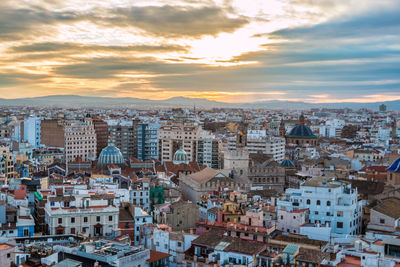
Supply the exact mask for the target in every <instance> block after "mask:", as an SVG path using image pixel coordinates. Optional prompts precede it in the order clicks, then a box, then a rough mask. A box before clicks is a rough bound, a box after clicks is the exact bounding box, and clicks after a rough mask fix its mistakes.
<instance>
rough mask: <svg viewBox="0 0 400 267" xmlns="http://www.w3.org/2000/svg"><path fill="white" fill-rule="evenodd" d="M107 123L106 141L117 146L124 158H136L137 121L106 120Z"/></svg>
mask: <svg viewBox="0 0 400 267" xmlns="http://www.w3.org/2000/svg"><path fill="white" fill-rule="evenodd" d="M107 124H108V138H109V140H108V142H109V143H110V144H113V145H114V146H116V147H117V148H119V150H120V151H121V153H122V155H123V156H124V158H125V159H127V160H128V159H129V158H130V157H136V158H137V156H138V155H137V153H138V124H139V121H137V120H133V121H107Z"/></svg>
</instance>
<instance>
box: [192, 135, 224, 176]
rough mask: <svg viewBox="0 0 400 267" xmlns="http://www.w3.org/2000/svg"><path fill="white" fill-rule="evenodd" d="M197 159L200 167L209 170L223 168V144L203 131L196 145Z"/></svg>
mask: <svg viewBox="0 0 400 267" xmlns="http://www.w3.org/2000/svg"><path fill="white" fill-rule="evenodd" d="M196 149H197V151H196V154H197V155H196V158H197V162H198V163H199V164H200V165H206V166H207V167H209V168H213V169H220V168H221V157H220V153H221V142H220V140H218V139H216V138H215V136H214V135H212V134H210V133H209V132H207V131H202V132H201V134H200V137H199V139H198V140H197V145H196Z"/></svg>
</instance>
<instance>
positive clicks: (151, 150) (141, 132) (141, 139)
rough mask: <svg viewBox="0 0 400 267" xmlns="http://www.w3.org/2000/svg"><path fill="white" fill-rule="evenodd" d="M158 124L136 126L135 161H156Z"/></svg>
mask: <svg viewBox="0 0 400 267" xmlns="http://www.w3.org/2000/svg"><path fill="white" fill-rule="evenodd" d="M160 126H161V125H160V124H159V123H139V124H138V136H137V137H138V138H137V140H138V144H137V148H138V151H137V159H138V160H139V161H150V160H152V159H158V129H159V128H160Z"/></svg>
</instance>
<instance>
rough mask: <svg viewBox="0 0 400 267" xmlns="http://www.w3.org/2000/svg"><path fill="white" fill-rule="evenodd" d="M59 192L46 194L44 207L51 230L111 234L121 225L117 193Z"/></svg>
mask: <svg viewBox="0 0 400 267" xmlns="http://www.w3.org/2000/svg"><path fill="white" fill-rule="evenodd" d="M57 193H58V194H57V195H56V196H49V197H48V198H47V203H46V204H45V208H44V210H45V222H46V224H47V226H48V233H49V234H51V235H60V234H78V233H86V234H87V235H88V236H112V235H113V234H114V231H115V230H116V229H117V228H118V222H119V218H118V215H119V208H118V207H117V206H116V205H115V204H114V195H112V194H103V195H89V194H75V195H73V196H72V195H71V196H68V195H67V196H65V195H63V193H62V192H57Z"/></svg>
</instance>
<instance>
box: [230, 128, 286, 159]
mask: <svg viewBox="0 0 400 267" xmlns="http://www.w3.org/2000/svg"><path fill="white" fill-rule="evenodd" d="M285 144H286V143H285V138H282V137H275V136H265V135H256V134H248V135H247V146H246V147H247V150H248V152H249V153H250V154H251V153H259V152H261V153H264V154H269V155H272V157H273V159H274V160H275V161H279V162H280V161H282V160H284V159H285ZM228 149H229V150H236V149H237V148H236V139H233V138H231V139H229V140H228Z"/></svg>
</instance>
